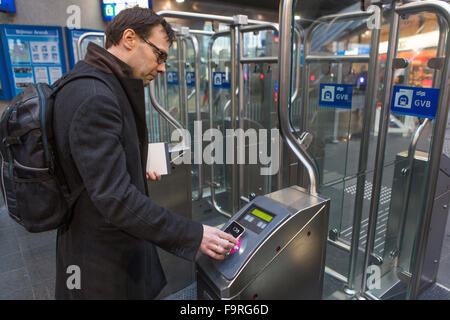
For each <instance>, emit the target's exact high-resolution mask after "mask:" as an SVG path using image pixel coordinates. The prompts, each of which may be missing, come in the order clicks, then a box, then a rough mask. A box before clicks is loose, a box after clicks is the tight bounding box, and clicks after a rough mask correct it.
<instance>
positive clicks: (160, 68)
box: [157, 62, 166, 73]
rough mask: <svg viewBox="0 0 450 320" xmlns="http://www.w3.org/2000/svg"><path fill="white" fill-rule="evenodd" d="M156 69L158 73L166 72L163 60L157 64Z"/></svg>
mask: <svg viewBox="0 0 450 320" xmlns="http://www.w3.org/2000/svg"><path fill="white" fill-rule="evenodd" d="M157 70H158V72H159V73H165V72H166V63H165V62H164V63H161V64H160V65H158V68H157Z"/></svg>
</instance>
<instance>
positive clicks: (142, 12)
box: [105, 6, 175, 49]
mask: <svg viewBox="0 0 450 320" xmlns="http://www.w3.org/2000/svg"><path fill="white" fill-rule="evenodd" d="M159 24H160V25H162V27H163V28H164V30H165V31H166V33H167V37H168V38H169V44H172V42H173V41H174V40H175V33H174V31H173V30H172V28H171V26H170V25H169V23H168V22H167V21H166V20H164V18H163V17H161V16H159V15H157V14H156V13H155V11H153V10H152V9H147V8H140V7H137V6H136V7H133V8H128V9H125V10H123V11H121V12H120V13H119V14H118V15H117V16H116V17H115V18H114V19H113V20H111V22H110V23H109V24H108V26H107V28H106V44H105V46H106V48H107V49H108V48H110V47H111V46H113V45H117V44H119V42H120V40H121V39H122V36H123V32H124V31H125V30H127V29H133V30H134V31H135V32H136V34H137V35H138V36H139V37H141V38H144V39H146V38H147V37H148V36H149V35H150V34H151V32H152V28H153V27H154V26H156V25H159Z"/></svg>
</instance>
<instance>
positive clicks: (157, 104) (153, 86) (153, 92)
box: [149, 81, 184, 130]
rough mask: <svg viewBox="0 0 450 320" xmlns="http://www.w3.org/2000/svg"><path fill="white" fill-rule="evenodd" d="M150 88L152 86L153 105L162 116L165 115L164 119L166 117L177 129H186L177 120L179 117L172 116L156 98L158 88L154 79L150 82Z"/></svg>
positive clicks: (151, 98)
mask: <svg viewBox="0 0 450 320" xmlns="http://www.w3.org/2000/svg"><path fill="white" fill-rule="evenodd" d="M149 88H150V100H151V102H152V104H153V107H154V108H155V109H156V111H158V112H159V113H160V114H161V116H163V117H164V119H166V120H167V121H168V122H169V123H170V124H171V125H172V126H174V127H175V128H176V129H180V130H184V128H183V126H182V125H181V123H179V122H178V121H177V119H175V118H174V117H172V115H171V114H170V113H169V112H168V111H167V110H165V109H164V108H163V107H162V106H161V105H160V104H159V102H158V101H157V100H156V93H155V92H156V89H155V83H154V82H153V81H152V82H150V84H149Z"/></svg>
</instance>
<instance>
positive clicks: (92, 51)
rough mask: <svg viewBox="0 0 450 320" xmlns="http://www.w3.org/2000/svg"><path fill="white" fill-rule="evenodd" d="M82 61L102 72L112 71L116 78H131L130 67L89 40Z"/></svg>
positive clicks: (131, 71)
mask: <svg viewBox="0 0 450 320" xmlns="http://www.w3.org/2000/svg"><path fill="white" fill-rule="evenodd" d="M84 62H86V63H87V64H90V65H91V66H93V67H95V68H97V69H99V70H100V71H102V72H104V73H113V74H114V75H115V76H116V77H117V78H133V70H132V69H131V67H130V66H129V65H128V64H126V63H125V62H123V61H122V60H120V59H119V58H117V57H116V56H115V55H113V54H112V53H110V52H109V51H107V50H106V49H103V48H102V47H100V46H98V45H96V44H95V43H93V42H90V43H89V45H88V47H87V52H86V57H85V58H84Z"/></svg>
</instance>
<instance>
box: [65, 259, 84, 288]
mask: <svg viewBox="0 0 450 320" xmlns="http://www.w3.org/2000/svg"><path fill="white" fill-rule="evenodd" d="M66 273H67V274H70V276H69V277H68V278H67V281H66V286H67V289H69V290H73V289H81V269H80V267H79V266H77V265H70V266H68V267H67V270H66Z"/></svg>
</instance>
